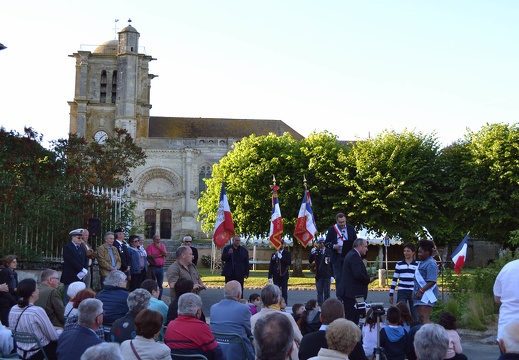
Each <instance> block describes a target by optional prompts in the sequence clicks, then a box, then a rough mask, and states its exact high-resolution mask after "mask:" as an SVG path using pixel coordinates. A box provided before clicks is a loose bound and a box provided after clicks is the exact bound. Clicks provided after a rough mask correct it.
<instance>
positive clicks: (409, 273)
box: [389, 260, 418, 295]
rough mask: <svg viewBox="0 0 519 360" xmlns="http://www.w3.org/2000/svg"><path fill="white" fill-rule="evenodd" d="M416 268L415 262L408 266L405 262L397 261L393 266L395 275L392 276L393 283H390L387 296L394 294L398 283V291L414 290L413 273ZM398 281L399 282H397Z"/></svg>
mask: <svg viewBox="0 0 519 360" xmlns="http://www.w3.org/2000/svg"><path fill="white" fill-rule="evenodd" d="M417 267H418V263H417V262H416V260H413V261H412V262H411V263H410V264H408V263H407V262H406V261H405V260H402V261H399V262H397V263H396V266H395V273H394V274H393V282H392V283H391V290H389V295H391V294H393V293H394V292H395V288H396V284H397V283H398V291H400V290H407V291H413V289H414V272H415V271H416V268H417ZM399 279H400V280H399Z"/></svg>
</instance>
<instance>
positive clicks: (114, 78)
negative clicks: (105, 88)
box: [112, 70, 117, 104]
mask: <svg viewBox="0 0 519 360" xmlns="http://www.w3.org/2000/svg"><path fill="white" fill-rule="evenodd" d="M116 97H117V70H114V72H113V73H112V104H115V99H116Z"/></svg>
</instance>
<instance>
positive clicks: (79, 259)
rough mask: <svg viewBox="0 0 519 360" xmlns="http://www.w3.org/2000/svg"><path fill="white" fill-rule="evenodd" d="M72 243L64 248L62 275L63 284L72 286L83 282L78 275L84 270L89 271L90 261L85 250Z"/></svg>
mask: <svg viewBox="0 0 519 360" xmlns="http://www.w3.org/2000/svg"><path fill="white" fill-rule="evenodd" d="M78 247H79V249H78V248H76V245H75V244H74V243H73V242H72V241H70V242H69V243H68V244H67V245H65V246H64V247H63V272H62V273H61V282H62V283H63V284H65V285H70V284H72V283H73V282H75V281H81V280H80V279H79V278H78V277H77V274H78V273H79V272H80V271H81V270H83V269H87V270H88V259H87V257H86V252H85V249H84V248H83V247H82V246H81V245H79V246H78Z"/></svg>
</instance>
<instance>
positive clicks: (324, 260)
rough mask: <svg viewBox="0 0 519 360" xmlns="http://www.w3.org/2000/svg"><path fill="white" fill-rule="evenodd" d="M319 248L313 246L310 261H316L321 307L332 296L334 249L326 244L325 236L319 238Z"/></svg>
mask: <svg viewBox="0 0 519 360" xmlns="http://www.w3.org/2000/svg"><path fill="white" fill-rule="evenodd" d="M318 244H319V245H318V246H319V247H317V248H315V247H314V248H312V250H311V251H310V257H309V259H308V262H309V263H310V264H312V263H314V262H315V288H316V290H317V304H318V305H319V307H321V306H322V305H323V302H324V301H325V300H327V299H328V298H329V297H330V282H331V281H330V280H331V277H332V262H331V256H332V250H330V249H328V248H327V247H326V246H324V238H319V240H318Z"/></svg>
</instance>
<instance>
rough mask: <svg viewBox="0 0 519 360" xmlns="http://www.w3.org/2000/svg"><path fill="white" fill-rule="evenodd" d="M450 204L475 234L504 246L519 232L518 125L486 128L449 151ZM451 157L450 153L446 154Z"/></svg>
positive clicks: (458, 220) (458, 218)
mask: <svg viewBox="0 0 519 360" xmlns="http://www.w3.org/2000/svg"><path fill="white" fill-rule="evenodd" d="M450 151H451V154H449V155H450V158H449V160H451V161H452V166H451V167H450V169H451V170H452V169H453V168H454V167H457V169H458V170H457V171H453V172H452V173H451V174H449V175H451V177H452V179H451V181H450V184H449V185H450V190H452V195H451V196H449V197H448V201H449V206H450V207H451V209H454V210H453V213H452V215H453V221H455V222H459V223H462V224H465V225H466V226H467V227H468V229H469V230H471V236H473V237H480V238H486V239H487V240H491V241H496V242H501V243H506V241H507V240H508V239H509V236H510V232H511V231H514V230H518V229H519V187H518V185H519V127H518V125H517V124H513V125H509V124H486V125H485V126H483V127H482V128H481V130H479V131H478V132H469V134H468V135H466V136H465V139H464V140H463V141H460V142H458V143H457V144H455V145H454V146H453V147H452V148H451V149H450ZM446 153H447V152H446Z"/></svg>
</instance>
